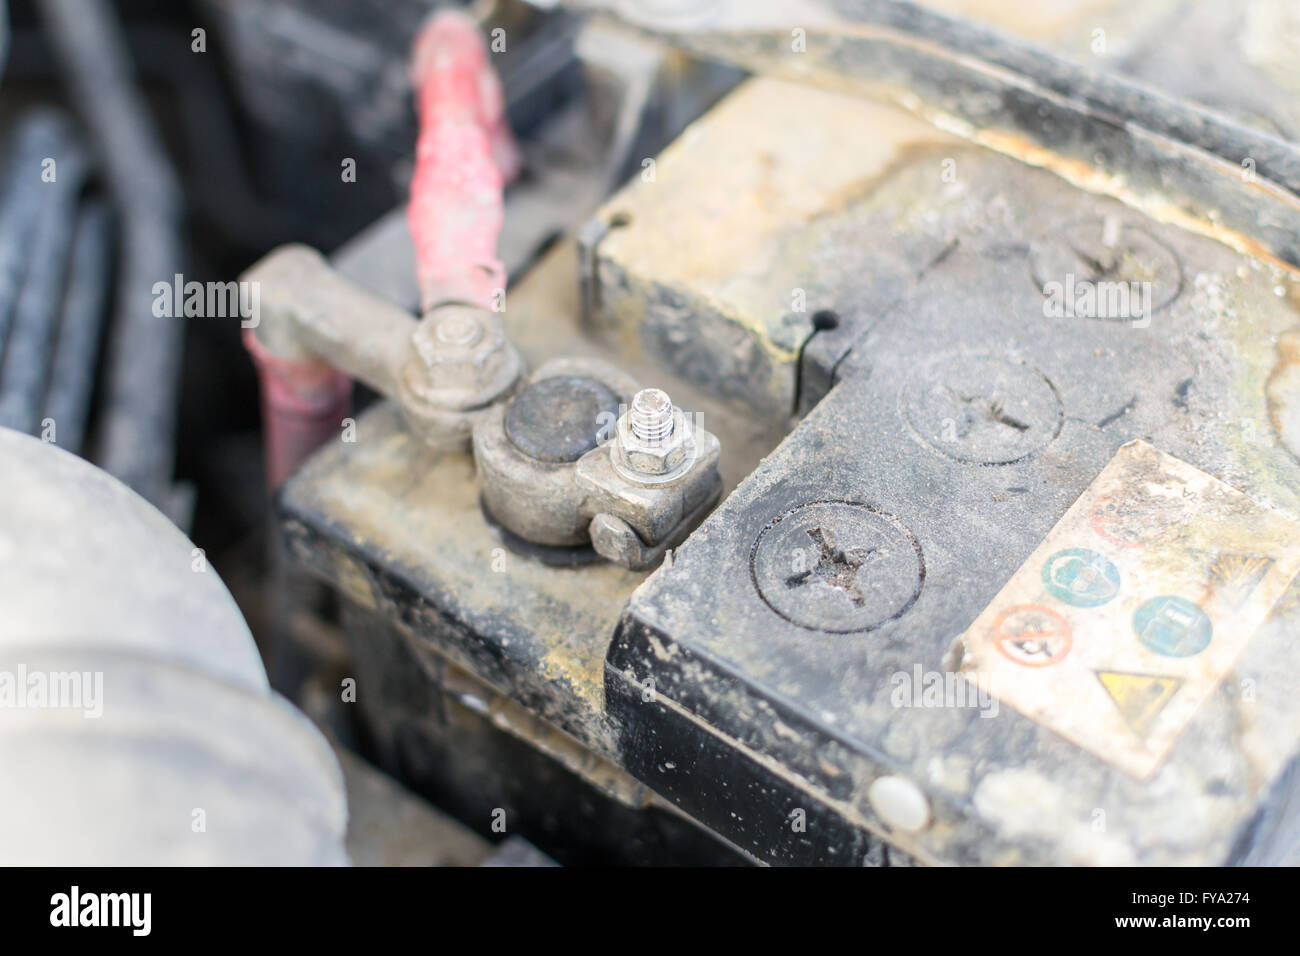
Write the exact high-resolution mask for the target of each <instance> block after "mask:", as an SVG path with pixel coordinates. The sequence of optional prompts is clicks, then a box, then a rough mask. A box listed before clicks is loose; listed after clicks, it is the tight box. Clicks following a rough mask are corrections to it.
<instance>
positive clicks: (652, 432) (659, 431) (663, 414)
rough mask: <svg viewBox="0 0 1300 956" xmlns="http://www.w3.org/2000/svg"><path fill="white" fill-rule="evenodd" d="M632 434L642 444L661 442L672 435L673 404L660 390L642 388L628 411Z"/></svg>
mask: <svg viewBox="0 0 1300 956" xmlns="http://www.w3.org/2000/svg"><path fill="white" fill-rule="evenodd" d="M628 424H629V425H631V427H632V434H633V435H634V436H635V437H636V438H637V439H638V440H639V441H643V442H661V441H663V440H664V439H665V438H667V437H668V436H669V435H671V434H672V433H673V402H672V399H670V398H669V397H668V393H667V392H665V391H664V390H663V389H660V388H643V389H641V391H639V392H637V393H636V395H634V396H633V397H632V407H631V409H630V410H629V411H628Z"/></svg>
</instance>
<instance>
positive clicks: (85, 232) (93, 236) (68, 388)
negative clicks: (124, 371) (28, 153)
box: [42, 199, 113, 454]
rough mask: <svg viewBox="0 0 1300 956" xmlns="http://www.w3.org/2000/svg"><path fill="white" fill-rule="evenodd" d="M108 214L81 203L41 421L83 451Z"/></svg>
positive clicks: (108, 248)
mask: <svg viewBox="0 0 1300 956" xmlns="http://www.w3.org/2000/svg"><path fill="white" fill-rule="evenodd" d="M111 219H112V217H111V215H110V214H109V211H108V207H107V206H106V205H105V204H104V203H103V202H102V201H101V200H98V199H92V200H89V201H88V202H85V203H83V204H82V208H81V212H80V214H79V215H78V218H77V232H76V238H75V239H74V240H73V244H72V266H71V269H70V273H69V277H68V286H67V294H66V295H65V296H64V299H63V314H62V318H61V319H60V321H59V338H58V344H57V345H56V346H55V350H54V367H53V368H52V369H51V371H50V387H49V390H48V391H47V392H46V396H45V414H44V416H43V417H42V420H44V419H49V420H50V421H52V422H54V427H55V429H56V433H55V441H56V443H57V444H58V446H59V447H60V448H63V449H64V450H66V451H70V452H75V453H77V454H80V453H81V450H82V447H83V446H84V444H85V440H86V423H87V420H88V419H89V416H90V399H91V393H92V391H93V387H94V381H95V365H96V360H97V358H98V356H99V345H100V338H101V337H102V333H103V325H104V313H105V311H106V309H107V306H108V301H107V299H108V289H109V282H110V277H109V269H110V267H111V265H112V242H113V231H112V221H111Z"/></svg>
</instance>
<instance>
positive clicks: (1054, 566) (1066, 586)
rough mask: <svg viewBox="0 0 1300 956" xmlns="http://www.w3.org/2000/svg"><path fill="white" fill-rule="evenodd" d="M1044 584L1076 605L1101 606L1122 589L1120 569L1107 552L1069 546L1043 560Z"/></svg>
mask: <svg viewBox="0 0 1300 956" xmlns="http://www.w3.org/2000/svg"><path fill="white" fill-rule="evenodd" d="M1043 587H1045V588H1047V593H1048V594H1050V595H1051V596H1052V597H1054V598H1056V599H1057V600H1058V601H1063V602H1064V603H1066V604H1069V605H1072V606H1074V607H1098V606H1099V605H1102V604H1105V603H1106V602H1107V601H1109V600H1110V599H1111V598H1113V597H1114V596H1115V595H1116V594H1118V593H1119V571H1118V569H1116V567H1115V565H1114V564H1112V563H1111V561H1110V559H1109V558H1107V557H1106V556H1105V555H1103V554H1099V553H1098V552H1096V551H1090V550H1089V549H1087V548H1066V549H1065V550H1064V551H1058V552H1056V554H1054V555H1052V556H1051V557H1050V558H1048V559H1047V561H1046V562H1045V563H1044V564H1043Z"/></svg>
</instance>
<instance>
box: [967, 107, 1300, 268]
mask: <svg viewBox="0 0 1300 956" xmlns="http://www.w3.org/2000/svg"><path fill="white" fill-rule="evenodd" d="M970 138H971V140H972V142H975V143H978V144H979V145H981V146H985V147H987V148H988V149H992V150H995V151H996V152H999V153H1003V154H1005V155H1007V156H1010V157H1012V158H1013V159H1018V160H1019V161H1020V162H1022V163H1025V164H1026V165H1028V166H1036V167H1039V168H1040V169H1046V170H1048V171H1049V172H1052V173H1055V174H1056V175H1057V176H1060V177H1061V178H1062V179H1064V180H1065V181H1066V182H1068V183H1071V184H1072V185H1075V186H1078V187H1079V188H1080V189H1083V190H1085V191H1087V192H1091V193H1101V194H1103V195H1107V196H1112V197H1114V198H1115V199H1118V200H1119V201H1120V202H1122V203H1124V204H1125V205H1127V206H1132V207H1133V208H1134V209H1137V210H1140V211H1141V212H1143V213H1145V214H1146V215H1148V216H1150V217H1151V218H1152V219H1154V220H1156V221H1157V222H1163V223H1168V224H1169V225H1173V226H1178V227H1179V228H1181V229H1186V230H1187V231H1188V232H1194V233H1196V234H1197V235H1201V236H1205V237H1207V238H1209V239H1213V240H1215V241H1216V242H1219V243H1221V244H1223V245H1225V246H1227V247H1228V248H1230V249H1235V250H1236V251H1237V252H1240V253H1242V254H1244V255H1248V256H1251V257H1252V258H1255V259H1258V260H1259V261H1260V262H1264V263H1267V264H1269V265H1271V266H1274V267H1275V268H1278V269H1284V270H1295V269H1296V268H1297V267H1296V266H1295V265H1293V264H1292V263H1289V262H1287V261H1286V260H1285V259H1281V258H1279V257H1278V256H1276V255H1275V254H1274V253H1273V251H1272V250H1271V249H1270V248H1269V247H1268V246H1266V245H1264V244H1263V243H1261V242H1259V241H1258V240H1257V239H1253V238H1251V237H1250V236H1248V235H1246V234H1245V233H1243V232H1238V231H1237V230H1235V229H1229V228H1228V227H1227V226H1225V225H1223V224H1222V223H1219V222H1215V221H1214V220H1212V219H1209V218H1207V217H1201V216H1196V215H1193V214H1192V213H1189V212H1188V211H1187V210H1185V209H1182V208H1181V207H1179V206H1176V205H1174V204H1173V203H1171V202H1169V201H1168V200H1167V199H1164V198H1163V197H1161V196H1156V195H1150V194H1143V193H1139V192H1136V191H1134V190H1133V189H1131V188H1130V187H1129V186H1128V184H1127V183H1126V182H1125V181H1124V178H1123V177H1122V176H1116V175H1111V174H1109V173H1106V172H1104V171H1102V170H1100V169H1097V168H1096V167H1095V166H1092V165H1090V164H1088V163H1085V162H1083V161H1082V160H1077V159H1070V158H1068V157H1066V156H1062V155H1061V154H1060V153H1056V152H1053V151H1052V150H1050V149H1045V148H1044V147H1042V146H1039V145H1037V144H1036V143H1033V142H1031V141H1030V140H1028V139H1026V138H1025V137H1023V136H1017V135H1015V134H1012V133H1004V132H998V131H996V130H975V131H973V132H972V133H971V135H970Z"/></svg>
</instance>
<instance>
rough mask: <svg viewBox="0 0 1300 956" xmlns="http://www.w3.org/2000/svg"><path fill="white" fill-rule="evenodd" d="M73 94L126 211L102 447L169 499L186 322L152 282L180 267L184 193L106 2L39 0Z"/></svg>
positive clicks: (120, 474)
mask: <svg viewBox="0 0 1300 956" xmlns="http://www.w3.org/2000/svg"><path fill="white" fill-rule="evenodd" d="M38 6H39V10H40V13H41V16H42V18H43V21H44V23H45V25H46V28H47V29H48V30H49V33H50V39H51V41H52V43H53V47H54V50H55V54H56V56H57V58H58V60H59V61H60V63H61V64H62V66H63V69H64V71H65V73H66V76H67V80H68V84H69V87H70V93H71V95H72V98H73V101H74V102H75V103H76V105H77V110H78V112H79V113H80V115H81V117H82V120H83V122H84V123H85V124H86V126H87V128H88V129H89V130H90V131H91V134H92V136H93V138H94V141H95V145H96V147H97V148H98V152H99V154H100V158H101V161H102V163H103V167H104V171H105V176H106V179H107V182H108V186H109V189H110V191H111V193H112V196H113V200H114V205H115V206H116V208H117V210H118V212H119V215H120V217H121V255H120V259H119V270H118V276H117V301H116V306H115V310H114V319H113V325H112V330H111V337H110V342H109V363H108V368H107V375H106V382H105V388H104V406H103V410H102V413H101V414H102V418H101V434H100V436H99V438H100V444H99V447H98V449H97V450H96V451H97V453H96V455H95V458H96V460H97V461H98V463H99V464H100V465H101V466H102V467H103V468H104V469H105V470H106V471H108V472H109V473H110V474H112V475H114V476H116V477H117V478H120V479H121V480H122V481H124V482H126V484H128V485H129V486H130V487H131V488H133V489H134V490H135V491H137V492H139V494H141V495H142V496H143V497H144V498H146V499H147V500H149V501H150V502H153V503H155V504H159V505H162V506H163V507H164V510H165V509H166V505H167V498H168V492H169V489H170V483H171V475H172V468H173V465H174V460H175V447H174V443H175V433H176V418H177V393H178V389H179V384H180V361H181V349H182V346H183V343H184V322H183V320H182V319H180V318H174V317H170V316H168V317H158V316H155V315H154V314H153V299H154V294H153V291H152V290H153V286H154V284H155V283H158V282H168V283H170V282H172V281H173V277H174V276H175V275H177V274H179V273H180V272H181V269H180V265H181V242H180V235H179V227H180V219H181V193H180V187H179V185H178V183H177V179H176V174H175V171H174V170H173V168H172V165H171V163H170V161H169V159H168V157H167V154H166V152H165V151H164V149H163V146H162V142H161V140H160V138H159V136H158V132H157V130H156V129H155V128H154V124H153V120H152V118H151V117H150V115H149V111H148V108H147V106H146V104H145V101H144V98H143V97H142V96H141V94H140V91H139V89H138V88H137V86H136V84H135V81H134V77H133V75H132V66H131V60H130V55H129V53H128V49H127V45H126V40H125V38H124V36H123V33H122V27H121V23H120V22H119V21H118V19H117V16H116V14H115V13H114V11H113V10H112V8H111V6H110V5H109V4H108V3H107V2H105V0H39V4H38Z"/></svg>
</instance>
